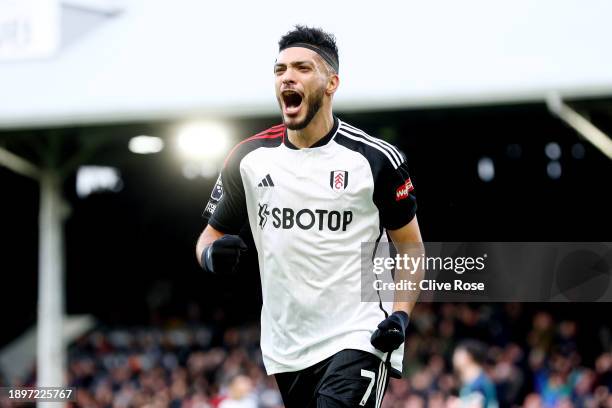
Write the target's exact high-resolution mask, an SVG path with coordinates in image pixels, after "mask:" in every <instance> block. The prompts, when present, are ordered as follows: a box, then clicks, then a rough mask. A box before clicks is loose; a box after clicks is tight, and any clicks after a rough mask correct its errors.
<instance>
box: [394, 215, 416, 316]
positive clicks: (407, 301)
mask: <svg viewBox="0 0 612 408" xmlns="http://www.w3.org/2000/svg"><path fill="white" fill-rule="evenodd" d="M389 235H390V237H391V240H392V241H393V244H394V245H395V247H396V249H397V252H398V255H399V256H400V258H402V259H405V258H408V259H419V258H423V257H424V254H425V247H424V246H423V242H422V238H421V232H420V230H419V225H418V221H417V219H416V217H415V218H414V219H413V220H412V221H411V222H410V223H409V224H408V225H406V226H405V227H403V228H401V229H399V230H395V231H389ZM406 265H410V266H414V265H417V266H416V268H415V269H414V270H412V269H408V268H406V267H405V266H406ZM400 266H403V267H402V268H396V269H395V275H394V282H395V283H396V284H399V283H402V282H410V284H411V287H410V290H408V289H402V290H400V289H396V290H395V292H394V296H393V311H394V312H397V311H403V312H406V313H407V314H408V315H410V313H411V312H412V309H413V308H414V306H415V304H416V302H417V298H418V296H419V292H420V286H419V285H420V282H421V281H422V280H423V278H424V276H425V269H424V265H423V263H422V262H418V263H416V262H407V263H402V265H400ZM396 287H402V286H398V285H396Z"/></svg>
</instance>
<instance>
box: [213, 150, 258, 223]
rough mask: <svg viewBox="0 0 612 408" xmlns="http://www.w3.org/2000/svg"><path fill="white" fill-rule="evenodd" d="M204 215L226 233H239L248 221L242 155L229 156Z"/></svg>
mask: <svg viewBox="0 0 612 408" xmlns="http://www.w3.org/2000/svg"><path fill="white" fill-rule="evenodd" d="M202 216H203V217H204V219H205V220H207V221H208V224H209V225H210V226H212V227H214V228H215V229H217V230H219V231H221V232H223V233H226V234H237V233H238V232H240V229H241V228H242V226H243V225H244V224H245V223H246V222H247V217H248V216H247V208H246V199H245V196H244V185H243V183H242V177H241V175H240V155H238V154H231V153H230V155H229V156H228V158H227V160H226V162H225V165H224V166H223V170H221V174H220V175H219V178H218V179H217V183H216V184H215V186H214V187H213V190H212V193H211V195H210V198H209V200H208V203H207V204H206V208H205V209H204V213H203V214H202Z"/></svg>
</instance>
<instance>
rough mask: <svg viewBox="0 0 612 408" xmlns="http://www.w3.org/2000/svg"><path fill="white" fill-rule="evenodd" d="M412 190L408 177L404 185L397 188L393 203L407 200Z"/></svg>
mask: <svg viewBox="0 0 612 408" xmlns="http://www.w3.org/2000/svg"><path fill="white" fill-rule="evenodd" d="M412 190H414V186H413V185H412V181H410V177H408V180H406V181H405V182H404V184H402V185H401V186H399V187H398V188H397V191H396V192H395V201H400V200H403V199H404V198H408V196H409V195H410V192H411V191H412Z"/></svg>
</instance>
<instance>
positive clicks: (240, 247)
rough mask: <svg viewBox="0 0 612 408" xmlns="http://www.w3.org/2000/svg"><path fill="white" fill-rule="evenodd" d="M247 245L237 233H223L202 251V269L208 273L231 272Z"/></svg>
mask: <svg viewBox="0 0 612 408" xmlns="http://www.w3.org/2000/svg"><path fill="white" fill-rule="evenodd" d="M246 249H247V246H246V244H245V243H244V241H243V240H242V239H241V238H240V237H239V236H238V235H224V236H222V237H221V238H219V239H217V240H216V241H215V242H213V243H212V244H210V245H209V246H207V247H206V248H204V251H202V259H201V260H200V261H201V263H202V269H204V271H206V272H210V273H231V272H234V269H236V266H237V265H238V259H239V258H240V254H241V253H242V252H244V251H246Z"/></svg>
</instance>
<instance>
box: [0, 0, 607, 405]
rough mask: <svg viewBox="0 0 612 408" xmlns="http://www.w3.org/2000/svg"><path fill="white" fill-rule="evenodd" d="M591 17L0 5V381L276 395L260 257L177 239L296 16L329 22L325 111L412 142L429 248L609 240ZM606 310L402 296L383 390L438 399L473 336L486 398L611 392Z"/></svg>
mask: <svg viewBox="0 0 612 408" xmlns="http://www.w3.org/2000/svg"><path fill="white" fill-rule="evenodd" d="M610 15H612V4H611V3H609V2H604V1H588V2H583V1H577V0H576V1H569V0H568V1H548V0H547V1H538V2H531V1H526V0H521V1H515V2H504V3H501V2H487V1H484V0H473V1H465V2H451V1H434V2H426V3H423V2H420V3H418V2H413V1H410V2H405V3H401V4H400V3H398V4H392V5H391V4H370V3H359V2H358V3H355V4H354V5H351V6H348V4H344V3H340V2H336V3H330V4H327V3H325V2H323V1H319V0H314V1H311V2H309V3H308V4H286V3H282V2H272V1H265V2H237V1H227V2H224V3H215V4H211V3H207V2H199V1H196V0H179V1H177V2H172V4H170V3H168V2H158V1H145V0H0V163H1V164H2V166H0V183H1V194H2V199H1V201H0V203H1V204H0V205H1V207H0V208H1V211H0V217H1V223H0V225H1V226H2V234H0V248H2V252H1V260H0V262H1V265H2V266H1V272H2V279H3V280H2V286H1V287H2V292H0V313H1V317H2V326H1V327H2V329H1V330H0V385H3V386H9V385H13V386H15V385H35V384H37V383H38V384H39V385H60V384H68V385H72V386H76V387H78V393H77V396H78V398H77V402H76V403H74V404H73V405H74V406H86V407H107V406H113V407H130V406H134V407H140V406H151V407H158V406H159V407H163V406H171V407H218V406H220V407H221V408H224V407H234V406H239V407H258V406H259V407H280V406H282V402H281V401H280V398H279V395H278V393H277V391H276V388H275V382H274V380H273V379H272V378H269V377H266V375H265V373H264V371H263V368H262V364H261V358H260V352H259V345H258V339H259V328H258V318H259V311H260V305H261V294H260V288H259V275H258V271H257V265H256V254H255V251H254V249H251V251H249V253H248V255H247V257H246V259H245V260H244V262H242V263H241V266H240V273H241V277H240V280H236V279H235V278H223V277H211V276H205V275H204V274H202V273H201V272H200V270H199V268H198V267H197V264H196V262H195V259H194V256H193V246H194V243H195V240H196V238H197V236H198V234H199V233H200V231H201V230H202V228H203V227H204V225H203V223H202V220H201V218H200V216H199V215H200V214H201V212H202V210H203V208H204V205H205V203H206V201H207V198H208V196H209V194H210V190H211V188H212V186H213V184H214V181H215V179H216V176H217V173H218V171H219V168H220V162H221V161H222V159H223V156H224V154H225V153H226V152H227V151H228V150H229V149H230V147H231V146H232V145H233V144H235V143H236V142H238V141H239V140H241V139H244V138H246V137H248V136H250V135H252V134H254V133H257V132H258V131H260V130H262V129H264V128H266V127H269V126H271V125H274V124H276V123H278V122H279V115H278V113H277V107H276V106H277V105H276V101H275V99H274V93H273V85H272V71H271V67H272V63H273V61H274V58H275V55H276V42H277V40H278V38H279V36H280V35H281V34H283V33H284V32H286V31H288V30H289V29H290V28H291V27H292V25H293V24H295V23H306V24H308V25H316V26H321V27H323V28H325V29H326V30H329V31H331V32H333V33H335V34H336V36H337V39H338V43H339V47H340V61H341V68H340V75H341V80H342V84H341V88H340V91H339V93H338V94H337V98H336V113H337V114H338V115H339V116H340V117H342V118H343V119H345V120H347V121H348V122H350V123H353V124H355V125H356V126H359V127H361V128H363V129H367V130H368V131H369V133H370V134H373V135H376V136H378V137H382V138H384V139H386V140H388V141H390V142H393V143H395V144H397V145H398V146H400V147H401V148H402V149H403V150H404V151H406V152H407V154H408V159H409V163H410V168H411V172H412V179H413V181H414V183H415V186H416V189H417V195H418V199H419V221H420V224H421V228H422V233H423V237H424V239H425V240H427V241H606V240H608V241H609V240H610V231H612V217H610V210H611V207H612V206H611V204H612V203H611V195H610V190H611V188H610V186H611V183H610V176H611V175H612V174H611V170H612V166H611V164H612V162H611V161H610V156H611V155H612V153H611V152H610V150H611V149H610V143H611V142H610V139H609V138H608V137H607V136H606V133H607V134H610V133H612V53H610V52H609V40H610V38H612V26H611V25H610V24H609V16H610ZM244 233H245V236H247V237H248V231H245V232H244ZM611 320H612V319H610V308H609V304H607V303H573V304H569V303H568V304H532V303H530V304H518V303H516V304H420V305H419V306H418V308H417V310H415V312H414V314H413V316H412V323H411V327H412V328H411V333H412V334H411V335H410V337H409V339H408V343H407V348H406V350H407V353H406V356H405V362H406V364H405V365H406V367H405V368H406V372H405V374H406V376H407V378H406V379H403V380H394V381H392V382H391V384H390V389H389V393H388V395H387V397H386V398H385V401H384V403H383V406H384V407H394V408H395V407H442V406H453V404H454V403H456V401H454V400H453V398H452V397H453V396H455V395H457V394H458V392H459V389H460V387H461V384H460V381H459V378H458V377H457V375H455V374H454V373H453V366H452V353H453V350H454V349H455V346H456V345H457V344H458V342H460V341H461V340H463V339H468V338H474V339H478V340H480V341H482V342H484V343H485V344H486V345H487V353H486V359H485V360H484V362H483V367H484V368H485V370H486V372H487V374H488V376H489V377H490V378H491V379H492V381H493V382H494V384H495V388H496V392H497V399H498V402H499V406H501V407H512V406H525V407H557V406H559V407H561V406H562V407H603V406H612V396H611V395H612V394H610V392H611V391H612V332H611V330H610V329H611ZM62 339H63V341H62ZM36 357H38V358H36ZM0 404H5V405H6V406H9V405H8V404H9V403H8V402H7V401H6V400H2V401H0ZM231 404H234V405H231Z"/></svg>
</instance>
